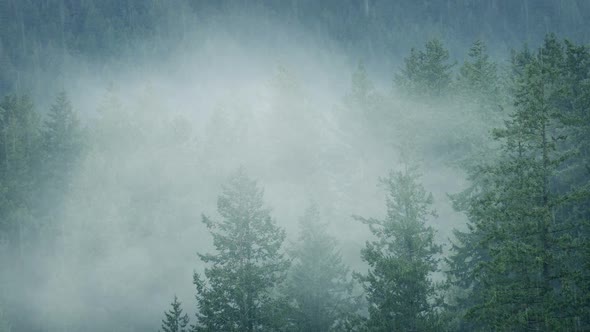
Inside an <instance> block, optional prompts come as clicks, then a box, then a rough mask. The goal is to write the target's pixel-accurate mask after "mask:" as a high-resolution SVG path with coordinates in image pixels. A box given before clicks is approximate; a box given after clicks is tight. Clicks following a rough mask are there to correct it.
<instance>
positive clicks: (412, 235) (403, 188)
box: [357, 165, 441, 331]
mask: <svg viewBox="0 0 590 332" xmlns="http://www.w3.org/2000/svg"><path fill="white" fill-rule="evenodd" d="M418 179H419V175H418V173H417V170H416V168H415V167H410V166H407V165H406V167H405V169H404V170H402V171H397V172H394V171H392V172H391V173H390V174H389V176H388V177H386V178H384V179H382V183H383V185H384V186H385V189H386V190H387V216H386V217H385V218H384V219H381V220H380V219H373V218H370V219H365V218H361V217H357V218H358V219H359V220H360V221H362V222H363V223H365V224H367V225H368V226H369V228H370V230H371V232H372V233H373V235H374V237H375V239H374V240H372V241H369V242H367V244H366V247H365V248H364V249H363V250H362V252H361V255H362V258H363V260H364V261H365V262H367V264H368V265H369V271H368V273H367V274H365V275H358V276H357V277H358V279H359V281H360V282H362V284H363V285H364V288H365V291H366V294H367V300H368V302H369V319H368V321H367V327H368V328H369V330H371V331H425V330H431V329H434V328H435V313H436V310H435V302H434V300H435V296H436V287H435V284H434V283H433V281H432V280H431V274H432V273H434V272H436V271H438V259H437V257H436V256H437V254H439V253H440V252H441V247H440V246H439V245H437V244H435V243H434V230H433V229H432V227H430V226H427V225H426V222H427V220H428V219H429V217H432V216H435V215H436V214H435V212H434V210H433V209H432V202H433V199H432V195H431V194H429V193H427V192H426V190H425V189H424V187H422V185H421V184H420V183H419V182H418Z"/></svg>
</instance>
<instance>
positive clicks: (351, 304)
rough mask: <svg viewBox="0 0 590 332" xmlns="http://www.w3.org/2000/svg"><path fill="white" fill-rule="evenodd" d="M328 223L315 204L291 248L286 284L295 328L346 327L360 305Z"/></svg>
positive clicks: (306, 216)
mask: <svg viewBox="0 0 590 332" xmlns="http://www.w3.org/2000/svg"><path fill="white" fill-rule="evenodd" d="M326 226H327V225H326V224H325V223H323V222H322V221H321V220H320V212H319V209H318V207H317V205H315V204H313V205H311V206H310V207H309V208H308V209H307V210H306V211H305V214H304V215H303V217H302V218H301V219H300V234H299V241H298V243H297V244H296V245H295V247H294V248H293V250H292V252H291V253H292V258H293V265H292V267H291V271H290V274H289V277H288V280H287V283H286V286H285V293H286V295H287V297H288V299H289V300H290V301H291V302H292V306H293V309H292V310H291V313H290V317H291V323H292V324H293V325H294V330H295V331H309V332H314V331H316V332H319V331H333V330H338V329H342V328H343V325H344V324H345V323H346V322H347V321H348V320H349V318H350V316H351V315H354V314H355V311H356V309H357V307H358V305H357V299H355V298H354V297H353V294H352V291H353V286H354V285H353V283H352V280H351V278H350V273H349V269H348V268H347V267H346V265H344V263H343V262H342V257H341V255H340V252H339V251H338V250H337V248H336V241H335V239H334V238H332V237H331V236H330V235H329V234H328V232H327V230H326Z"/></svg>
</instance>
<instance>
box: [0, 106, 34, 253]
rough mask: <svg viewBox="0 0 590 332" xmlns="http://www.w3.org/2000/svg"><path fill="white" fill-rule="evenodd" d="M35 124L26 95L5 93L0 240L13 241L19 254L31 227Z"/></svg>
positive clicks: (0, 129)
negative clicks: (0, 231)
mask: <svg viewBox="0 0 590 332" xmlns="http://www.w3.org/2000/svg"><path fill="white" fill-rule="evenodd" d="M38 125H39V118H38V116H37V113H36V112H35V110H34V108H33V103H32V101H31V99H30V98H29V97H28V96H17V95H8V96H5V97H4V98H3V99H2V101H1V102H0V230H2V231H3V232H2V233H0V241H2V242H4V241H6V242H8V243H12V244H14V245H15V247H17V248H18V249H19V250H18V251H19V253H20V254H21V256H22V253H23V250H24V245H25V242H26V239H25V238H26V237H27V235H28V234H30V233H31V231H32V228H33V219H34V216H33V209H34V207H33V203H34V202H33V200H32V197H33V193H34V191H35V188H36V186H37V182H36V181H35V180H36V179H37V177H36V176H35V175H36V174H35V171H36V170H37V168H36V166H37V165H38V164H39V158H38V156H39V153H38V152H39V135H38Z"/></svg>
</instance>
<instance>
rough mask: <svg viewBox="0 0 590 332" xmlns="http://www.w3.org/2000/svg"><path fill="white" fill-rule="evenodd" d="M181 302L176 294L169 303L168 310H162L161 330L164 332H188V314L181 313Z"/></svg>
mask: <svg viewBox="0 0 590 332" xmlns="http://www.w3.org/2000/svg"><path fill="white" fill-rule="evenodd" d="M181 305H182V303H181V302H179V301H178V298H177V297H176V295H174V300H173V301H172V303H170V306H171V307H172V308H171V309H170V310H169V311H168V312H164V316H165V318H164V319H162V331H164V332H188V331H189V329H188V327H187V326H188V323H189V318H188V314H184V315H183V314H182V308H181Z"/></svg>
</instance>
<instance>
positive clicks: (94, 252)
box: [0, 0, 590, 331]
mask: <svg viewBox="0 0 590 332" xmlns="http://www.w3.org/2000/svg"><path fill="white" fill-rule="evenodd" d="M589 15H590V3H589V2H587V1H574V0H571V1H559V0H555V1H546V0H544V1H527V0H522V1H510V0H503V1H502V0H497V1H494V0H491V1H466V0H453V1H451V0H449V1H410V0H408V1H377V0H349V1H303V0H301V1H188V0H187V1H170V2H166V1H155V0H154V1H131V0H128V1H67V0H39V1H36V0H23V1H18V0H0V29H2V30H1V32H2V34H1V39H0V75H1V76H0V95H4V94H7V93H9V92H17V93H28V94H30V95H31V96H32V97H33V99H34V101H35V104H36V110H37V111H38V112H39V113H40V114H44V113H45V112H46V111H47V109H48V108H49V107H48V105H50V104H51V102H52V100H53V98H54V96H55V93H57V92H58V91H60V90H65V91H66V92H67V93H68V96H69V97H70V99H71V100H72V104H73V106H74V109H75V110H76V112H77V113H78V114H79V117H80V119H81V122H82V124H83V126H86V127H87V129H86V132H85V133H86V137H87V140H88V146H89V148H88V149H86V152H85V153H84V155H83V156H82V157H81V158H80V160H79V162H78V163H77V164H76V167H75V171H74V172H72V174H71V177H70V179H69V181H70V182H69V188H70V189H69V192H68V193H67V194H66V195H65V197H63V198H61V197H60V204H61V205H60V211H61V212H60V217H59V220H58V221H57V222H56V224H55V227H57V229H58V231H55V230H49V231H48V233H50V234H52V235H51V236H48V237H47V238H48V239H46V240H42V238H41V239H40V240H38V241H33V242H30V243H28V245H26V246H24V247H21V248H18V249H15V248H11V247H10V246H9V245H4V246H2V247H0V250H2V252H3V255H2V256H1V258H2V261H1V262H0V264H1V265H0V275H1V279H0V281H1V284H0V304H2V306H3V307H4V310H5V312H6V313H7V316H8V317H9V318H10V321H11V323H12V324H13V326H14V330H15V331H107V330H108V331H140V330H141V331H145V330H156V329H157V327H158V325H159V322H160V319H161V313H162V312H163V311H164V310H166V309H167V308H168V303H169V302H170V300H171V298H172V296H173V295H174V294H177V295H178V297H179V299H180V300H181V301H183V303H184V304H185V309H186V310H187V311H189V314H191V315H192V313H193V312H194V310H195V304H194V302H195V301H194V294H195V291H194V287H193V285H192V271H193V270H197V271H198V270H200V269H201V268H202V265H201V262H200V261H199V260H198V258H197V256H196V253H197V252H203V251H207V250H210V249H211V245H210V244H211V238H210V235H209V233H208V232H207V231H206V229H205V227H204V225H203V224H202V223H201V221H200V216H201V214H202V213H206V214H208V215H212V216H215V202H216V198H217V195H218V193H219V192H220V186H221V184H222V183H223V182H224V181H225V180H226V178H227V176H228V175H229V174H230V173H231V172H233V171H235V170H236V169H237V168H238V167H240V166H244V167H245V168H246V170H247V171H248V173H249V174H250V175H251V176H253V177H255V178H257V179H258V180H259V183H260V184H261V185H262V186H263V187H264V188H265V200H266V202H267V203H268V206H269V207H271V208H272V211H273V212H272V215H273V216H274V217H275V218H276V220H277V222H278V224H279V225H280V226H282V227H284V228H285V229H286V230H287V233H288V237H289V238H290V239H293V238H294V237H295V236H296V231H297V228H296V222H297V219H298V217H299V216H301V215H302V214H303V211H304V209H305V208H306V207H307V206H308V204H309V203H310V202H311V201H315V202H317V203H318V204H319V206H320V209H321V212H322V216H323V218H324V219H326V220H328V221H329V222H330V229H331V230H332V233H333V234H334V236H336V237H337V238H338V240H339V243H340V245H341V247H342V254H343V256H344V258H345V260H346V262H347V264H349V265H350V266H351V267H352V268H353V269H357V270H362V269H364V266H363V265H362V263H361V261H360V255H359V251H360V248H361V247H362V246H363V245H364V242H365V241H366V239H367V238H368V236H369V232H368V230H367V229H366V226H365V225H362V224H360V223H359V222H358V221H355V220H353V218H352V217H351V216H352V215H363V216H368V217H372V216H374V217H381V216H383V215H384V212H385V211H384V210H385V204H384V199H385V198H384V192H383V191H382V190H381V189H380V187H379V186H378V185H377V184H378V178H379V177H380V176H384V175H386V174H387V172H388V171H389V170H391V169H396V167H398V160H399V156H400V153H401V151H405V152H406V153H409V154H410V155H411V156H412V158H413V159H415V160H417V161H419V162H420V163H421V165H422V166H421V170H422V172H423V174H424V177H423V183H424V185H425V187H426V188H427V190H429V191H432V192H433V194H434V197H435V206H436V209H437V210H438V212H439V217H438V218H437V219H435V220H432V224H433V225H434V227H435V229H437V231H438V240H439V241H440V242H441V243H445V242H447V241H448V238H449V237H450V236H451V230H452V228H453V227H461V226H462V224H463V222H464V219H463V217H462V216H461V215H459V214H457V213H455V212H453V211H452V209H451V207H450V203H449V199H448V198H447V196H446V195H447V193H453V192H457V191H459V190H460V189H462V188H463V186H464V184H465V179H464V176H463V174H462V173H461V171H459V170H458V168H457V167H455V166H456V162H458V161H460V159H461V157H460V156H461V154H462V153H463V152H464V151H473V149H474V148H473V147H465V146H462V145H461V144H459V143H457V142H458V141H459V139H462V140H464V139H465V138H467V139H469V138H473V137H477V138H478V139H483V138H482V137H485V136H486V132H487V130H489V128H491V126H493V125H494V123H488V122H486V121H485V120H484V119H480V118H477V117H475V116H473V115H470V114H471V113H469V112H468V108H469V103H468V102H465V101H460V102H457V101H456V100H455V101H451V100H449V101H443V102H441V101H437V102H436V103H431V102H429V101H428V100H421V101H409V100H406V99H404V98H402V97H401V96H400V95H399V93H398V92H396V90H395V89H394V85H393V76H394V73H396V72H398V71H399V68H400V67H401V64H402V63H403V62H402V61H403V57H404V56H406V55H407V54H408V53H409V50H410V48H412V47H418V48H421V47H422V45H424V43H425V42H426V41H427V40H430V39H432V38H439V39H441V40H442V41H443V42H444V44H445V46H446V47H447V48H449V50H450V53H451V58H452V61H457V63H458V64H459V65H460V64H461V63H462V62H463V60H464V58H465V56H466V52H467V49H468V48H469V45H470V44H471V43H472V42H473V41H474V40H475V39H478V38H479V39H482V40H484V41H485V42H486V43H487V45H488V50H489V53H490V54H491V55H492V57H493V58H494V59H495V60H496V61H497V62H498V65H499V68H500V70H501V71H502V70H504V69H505V67H506V66H507V64H508V62H507V59H508V54H509V50H510V48H512V47H521V45H522V44H523V43H525V42H527V43H530V44H531V45H537V44H538V43H539V41H540V40H541V39H542V37H543V36H544V34H545V33H547V32H549V31H554V32H556V33H558V34H563V35H567V36H568V37H570V38H574V39H575V40H578V41H582V42H586V41H588V35H587V33H586V32H585V31H584V27H585V23H587V22H588V17H587V16H589ZM359 63H362V64H364V66H365V67H366V69H367V73H368V76H369V78H370V80H371V84H372V86H373V90H372V92H371V95H372V96H374V97H375V99H374V100H378V101H379V102H378V103H377V104H376V105H377V106H374V107H373V108H372V109H371V112H372V113H371V114H373V115H376V116H379V119H380V120H379V121H371V120H370V117H369V120H367V119H366V118H365V117H360V116H359V114H361V113H362V112H363V110H359V107H358V106H355V105H353V104H351V103H350V102H349V99H350V98H349V96H350V94H351V89H352V87H351V86H352V83H351V78H352V75H353V73H354V72H355V71H356V70H357V69H358V65H359ZM384 114H386V115H384ZM501 117H502V116H501V115H500V116H499V117H498V118H501ZM90 124H91V125H90ZM474 144H477V143H474ZM23 271H24V272H23Z"/></svg>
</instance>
